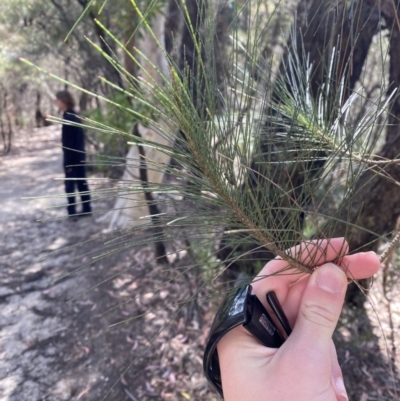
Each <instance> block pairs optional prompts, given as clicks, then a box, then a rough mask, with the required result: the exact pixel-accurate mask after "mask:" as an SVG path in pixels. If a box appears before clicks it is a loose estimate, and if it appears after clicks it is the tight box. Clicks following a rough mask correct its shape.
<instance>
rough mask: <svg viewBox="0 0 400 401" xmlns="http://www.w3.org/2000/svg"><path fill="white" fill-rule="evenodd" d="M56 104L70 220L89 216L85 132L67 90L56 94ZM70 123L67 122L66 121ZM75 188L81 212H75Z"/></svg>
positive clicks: (90, 209) (90, 210) (72, 99)
mask: <svg viewBox="0 0 400 401" xmlns="http://www.w3.org/2000/svg"><path fill="white" fill-rule="evenodd" d="M56 106H57V107H58V108H59V109H60V110H61V111H62V112H63V120H64V122H63V125H62V139H61V142H62V147H63V153H64V162H63V166H64V171H65V178H66V180H65V192H66V194H67V197H68V216H69V218H71V219H72V220H76V219H77V218H78V217H87V216H91V214H92V208H91V205H90V194H89V186H88V183H87V181H86V169H85V159H86V154H85V134H84V132H83V129H82V128H81V127H79V126H76V125H74V124H80V123H81V119H80V118H79V116H78V114H77V113H76V112H75V101H74V98H73V96H72V95H71V93H70V92H68V91H67V90H63V91H59V92H57V94H56ZM69 121H70V122H71V123H72V124H69V123H68V122H69ZM75 188H77V189H78V191H79V193H80V196H81V201H82V213H81V214H76V208H75V192H76V190H75Z"/></svg>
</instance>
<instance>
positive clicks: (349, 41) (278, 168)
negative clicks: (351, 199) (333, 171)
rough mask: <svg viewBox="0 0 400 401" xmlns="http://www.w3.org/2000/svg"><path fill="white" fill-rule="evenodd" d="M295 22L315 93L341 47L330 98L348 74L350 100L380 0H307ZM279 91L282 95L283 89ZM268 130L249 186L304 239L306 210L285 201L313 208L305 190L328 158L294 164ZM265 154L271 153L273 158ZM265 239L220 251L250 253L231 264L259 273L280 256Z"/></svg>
mask: <svg viewBox="0 0 400 401" xmlns="http://www.w3.org/2000/svg"><path fill="white" fill-rule="evenodd" d="M295 26H296V27H298V28H296V30H295V32H294V35H293V34H292V36H291V37H290V39H289V41H288V48H289V49H290V52H291V54H292V55H293V53H297V56H298V59H299V60H302V61H304V62H305V61H306V60H309V62H310V64H312V66H313V68H312V74H311V90H312V94H313V96H314V98H315V99H316V98H317V97H318V96H319V94H320V93H321V91H322V90H323V84H324V82H326V81H327V76H328V74H329V70H330V65H331V59H332V55H333V52H335V58H334V60H335V63H334V65H333V68H332V73H331V92H330V94H329V95H330V99H335V97H336V94H337V91H338V90H339V87H340V83H341V81H342V80H344V82H345V88H346V90H345V93H344V95H343V97H342V102H345V101H346V99H347V98H348V96H349V95H350V94H351V91H352V89H353V88H354V85H355V83H356V81H357V80H358V79H359V77H360V75H361V72H362V68H363V65H364V62H365V60H366V57H367V54H368V50H369V47H370V45H371V42H372V39H373V36H374V35H375V34H376V33H377V32H378V30H377V28H378V27H379V9H378V7H377V0H364V1H360V2H357V3H354V4H353V7H351V8H350V9H349V8H348V6H347V5H346V2H345V1H340V2H334V3H333V2H332V1H330V0H324V1H321V0H311V1H310V0H302V1H301V2H300V3H299V6H298V9H297V21H296V25H295ZM293 39H294V40H293ZM289 57H290V53H289V51H287V52H286V54H285V55H284V57H283V61H282V63H281V67H280V71H281V75H282V76H284V77H285V76H286V75H285V68H287V63H288V58H289ZM304 67H305V65H304ZM287 85H288V89H289V90H291V87H290V85H291V83H290V82H287ZM274 96H275V98H276V99H277V97H278V96H279V94H278V95H276V94H275V95H274ZM328 110H334V108H333V107H332V108H328ZM330 117H331V119H334V118H336V116H334V115H332V116H330ZM266 131H268V134H265V136H264V138H261V146H260V147H261V149H260V156H258V160H257V159H256V160H255V161H254V163H253V165H252V171H257V174H253V173H251V174H250V178H249V186H250V187H251V189H252V192H253V193H254V195H255V197H256V199H259V201H260V205H265V206H266V205H267V204H268V212H267V214H268V215H265V216H264V221H263V224H264V223H265V224H264V226H265V227H272V225H274V224H276V222H277V221H278V222H279V228H280V229H281V233H282V239H281V240H282V241H285V243H291V244H294V243H296V242H297V241H298V235H296V234H295V233H296V232H301V231H302V228H303V221H304V215H303V213H301V212H299V213H298V215H297V216H292V215H291V216H289V215H288V213H286V212H284V211H282V209H283V208H285V207H286V210H288V209H293V208H294V209H297V207H296V206H295V205H294V204H293V201H292V200H290V198H291V199H294V200H296V203H297V204H299V203H300V204H301V205H302V207H303V209H306V208H307V204H308V203H309V202H310V199H307V198H305V197H304V195H302V193H303V184H304V182H305V179H306V176H307V175H308V180H312V179H313V177H314V176H315V175H317V174H318V172H319V171H321V168H322V167H323V164H324V162H323V161H314V162H311V163H304V164H300V163H298V164H297V165H296V167H295V168H292V169H291V170H288V167H287V166H286V163H284V161H285V160H291V158H293V154H291V153H288V152H291V150H290V149H289V150H287V149H286V148H287V143H286V141H285V140H282V139H281V140H279V139H277V140H276V141H275V143H274V150H275V154H274V155H272V156H271V150H272V149H271V139H270V138H271V135H274V127H272V128H271V129H269V127H268V125H267V126H266ZM277 149H279V152H277ZM265 155H267V159H266V158H265ZM314 157H315V155H314ZM311 158H313V156H311ZM271 162H278V163H276V164H274V163H271ZM263 177H273V180H274V182H275V184H279V187H280V189H279V190H277V188H276V185H271V182H270V181H267V180H265V179H264V178H263ZM282 191H283V192H284V193H286V194H287V196H286V198H287V201H286V203H285V204H281V203H280V202H281V199H282V197H281V196H279V193H277V192H280V194H281V193H282ZM266 198H267V200H266ZM277 202H278V203H277ZM271 206H273V207H277V208H279V209H280V211H279V213H280V215H279V216H278V215H277V214H276V213H277V212H270V210H271ZM261 207H262V206H261ZM272 213H274V214H272ZM293 220H297V221H293ZM289 222H290V226H289ZM289 231H291V232H293V233H294V234H293V238H291V241H290V240H287V236H288V234H287V233H288V232H289ZM284 239H285V240H284ZM281 243H284V242H281ZM238 244H239V245H238ZM260 245H262V244H259V243H255V241H254V239H253V238H250V237H240V238H234V237H233V238H232V237H231V238H224V239H223V241H222V243H221V246H220V251H219V254H218V256H219V257H220V258H221V259H222V260H228V259H229V258H230V259H232V257H234V256H235V255H237V256H238V255H246V258H245V259H243V260H241V259H239V260H238V261H235V263H230V270H231V271H232V270H233V274H234V275H236V272H238V271H240V272H244V271H245V272H246V273H249V274H250V275H253V274H254V273H256V272H257V270H258V269H259V268H260V267H261V266H262V265H263V264H264V263H265V262H267V261H268V260H270V259H271V258H273V257H274V255H273V254H271V253H270V252H269V251H268V250H267V249H266V248H260Z"/></svg>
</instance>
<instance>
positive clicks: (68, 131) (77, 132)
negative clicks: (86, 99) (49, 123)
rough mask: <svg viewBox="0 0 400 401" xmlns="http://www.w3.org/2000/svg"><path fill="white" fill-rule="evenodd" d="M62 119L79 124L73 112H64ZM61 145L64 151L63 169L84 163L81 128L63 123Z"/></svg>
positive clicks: (83, 136) (83, 142) (83, 138)
mask: <svg viewBox="0 0 400 401" xmlns="http://www.w3.org/2000/svg"><path fill="white" fill-rule="evenodd" d="M63 119H64V120H65V121H71V122H73V123H74V124H80V123H81V119H80V118H79V116H78V115H77V113H76V112H75V111H73V110H71V111H66V112H64V115H63ZM61 143H62V146H63V151H64V167H67V166H75V165H79V164H81V163H84V162H85V153H84V152H85V134H84V132H83V129H82V128H81V127H76V126H74V125H69V124H68V123H67V122H64V123H63V126H62V135H61Z"/></svg>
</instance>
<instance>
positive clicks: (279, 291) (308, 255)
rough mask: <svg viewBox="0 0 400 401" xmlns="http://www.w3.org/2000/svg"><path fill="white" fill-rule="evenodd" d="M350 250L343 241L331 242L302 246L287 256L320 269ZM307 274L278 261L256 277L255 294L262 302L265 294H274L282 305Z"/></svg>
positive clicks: (333, 239)
mask: <svg viewBox="0 0 400 401" xmlns="http://www.w3.org/2000/svg"><path fill="white" fill-rule="evenodd" d="M348 250H349V245H348V243H347V241H346V240H345V239H344V238H331V239H324V240H313V241H307V242H302V243H301V244H299V245H297V246H295V247H293V248H290V249H288V250H287V251H286V253H287V255H288V256H289V257H290V258H291V259H295V260H298V261H299V262H300V263H301V264H303V265H305V266H307V267H317V266H320V265H322V264H324V263H327V262H333V261H335V260H337V259H341V258H343V257H344V256H345V255H346V254H347V252H348ZM306 274H307V273H305V272H300V271H298V270H296V269H291V268H290V262H288V261H286V260H283V259H281V258H276V259H274V260H271V261H270V262H268V263H267V264H266V265H265V267H264V268H263V269H262V270H261V272H260V273H259V274H258V275H257V276H256V277H255V279H254V281H253V283H252V287H253V291H254V293H255V294H257V293H259V294H258V297H259V298H260V300H262V301H264V298H265V294H266V292H268V291H275V292H276V295H277V296H278V298H279V301H280V302H284V300H285V298H286V294H287V290H288V287H289V286H290V285H291V284H293V283H294V282H295V281H297V280H299V279H300V278H302V277H304V276H305V275H306ZM266 278H267V279H266ZM265 279H266V280H265ZM260 295H261V296H260Z"/></svg>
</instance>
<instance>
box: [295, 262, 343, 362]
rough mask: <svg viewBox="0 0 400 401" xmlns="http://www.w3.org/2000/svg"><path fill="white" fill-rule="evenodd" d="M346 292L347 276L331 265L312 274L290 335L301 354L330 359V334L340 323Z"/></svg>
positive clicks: (322, 267)
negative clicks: (323, 356)
mask: <svg viewBox="0 0 400 401" xmlns="http://www.w3.org/2000/svg"><path fill="white" fill-rule="evenodd" d="M346 289H347V277H346V274H345V273H344V272H343V270H341V269H340V267H338V266H336V265H334V264H333V263H327V264H325V265H322V266H321V267H319V268H318V269H317V270H316V271H315V272H314V273H313V274H312V275H311V277H310V279H309V282H308V284H307V287H306V289H305V290H304V293H303V297H302V300H301V304H300V308H299V314H298V317H297V320H296V324H295V327H294V330H293V333H292V335H291V336H290V337H292V338H293V340H294V341H295V342H296V346H298V347H300V349H302V350H303V352H306V353H308V355H310V356H311V355H316V356H318V357H319V358H320V357H321V355H327V358H330V347H331V341H332V334H333V332H334V330H335V327H336V324H337V322H338V320H339V316H340V312H341V310H342V307H343V302H344V297H345V293H346ZM290 337H289V339H290Z"/></svg>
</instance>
